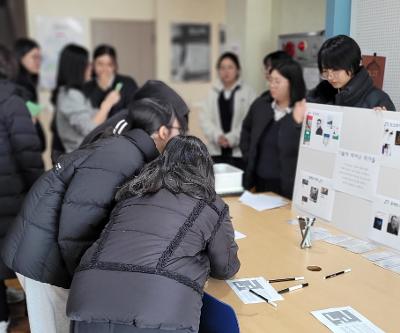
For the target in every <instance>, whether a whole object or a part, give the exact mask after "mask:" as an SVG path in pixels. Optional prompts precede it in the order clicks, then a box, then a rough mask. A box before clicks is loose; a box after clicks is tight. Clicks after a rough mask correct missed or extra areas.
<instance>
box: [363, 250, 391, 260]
mask: <svg viewBox="0 0 400 333" xmlns="http://www.w3.org/2000/svg"><path fill="white" fill-rule="evenodd" d="M362 256H363V257H364V258H366V259H368V260H371V261H378V260H383V259H387V258H392V257H396V256H398V254H397V253H394V252H391V251H382V252H374V253H367V254H363V255H362Z"/></svg>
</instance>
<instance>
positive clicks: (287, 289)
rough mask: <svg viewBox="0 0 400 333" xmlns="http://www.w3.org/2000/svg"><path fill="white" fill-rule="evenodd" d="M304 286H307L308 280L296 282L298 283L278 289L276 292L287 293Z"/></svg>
mask: <svg viewBox="0 0 400 333" xmlns="http://www.w3.org/2000/svg"><path fill="white" fill-rule="evenodd" d="M304 287H308V282H306V283H302V284H298V285H296V286H293V287H289V288H285V289H282V290H279V291H278V294H284V293H288V292H289V291H293V290H297V289H301V288H304Z"/></svg>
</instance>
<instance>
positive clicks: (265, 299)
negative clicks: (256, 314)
mask: <svg viewBox="0 0 400 333" xmlns="http://www.w3.org/2000/svg"><path fill="white" fill-rule="evenodd" d="M249 291H250V292H251V293H252V294H254V295H256V296H258V297H260V298H261V299H263V300H264V301H266V302H267V303H268V304H271V305H272V306H274V307H277V306H278V305H276V303H275V302H272V301H270V300H269V299H268V298H266V297H264V296H262V295H260V294H259V293H257V292H255V291H254V290H253V289H249Z"/></svg>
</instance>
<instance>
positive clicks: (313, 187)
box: [295, 171, 335, 221]
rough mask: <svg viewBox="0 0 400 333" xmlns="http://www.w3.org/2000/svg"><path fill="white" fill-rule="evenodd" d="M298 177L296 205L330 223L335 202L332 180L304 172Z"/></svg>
mask: <svg viewBox="0 0 400 333" xmlns="http://www.w3.org/2000/svg"><path fill="white" fill-rule="evenodd" d="M300 176H301V178H300V182H301V184H300V186H299V187H298V191H297V193H296V198H295V203H296V205H297V206H298V207H299V208H300V209H302V210H304V211H306V212H307V213H310V214H312V215H314V216H318V217H320V218H323V219H325V220H328V221H330V220H331V219H332V210H333V203H334V200H335V191H334V189H333V182H332V179H329V178H325V177H322V176H319V175H316V174H312V173H309V172H305V171H302V172H301V173H300Z"/></svg>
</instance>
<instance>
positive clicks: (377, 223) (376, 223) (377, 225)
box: [374, 217, 383, 230]
mask: <svg viewBox="0 0 400 333" xmlns="http://www.w3.org/2000/svg"><path fill="white" fill-rule="evenodd" d="M382 224H383V219H381V218H380V217H375V218H374V228H375V229H377V230H382Z"/></svg>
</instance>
